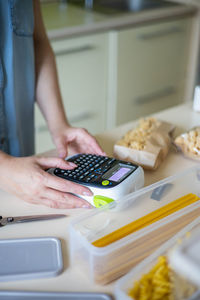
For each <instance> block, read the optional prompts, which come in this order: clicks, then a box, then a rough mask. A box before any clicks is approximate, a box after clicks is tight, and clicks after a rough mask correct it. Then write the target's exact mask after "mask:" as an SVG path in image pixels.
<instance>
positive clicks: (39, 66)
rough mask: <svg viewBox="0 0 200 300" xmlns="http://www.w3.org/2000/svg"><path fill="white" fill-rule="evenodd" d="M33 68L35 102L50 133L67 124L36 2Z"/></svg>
mask: <svg viewBox="0 0 200 300" xmlns="http://www.w3.org/2000/svg"><path fill="white" fill-rule="evenodd" d="M35 6H36V7H35V20H36V21H35V32H34V46H35V68H36V101H37V103H38V105H39V107H40V109H41V111H42V113H43V115H44V117H45V119H46V121H47V124H48V126H49V129H50V131H51V132H53V131H54V130H59V127H62V126H63V124H65V125H66V124H68V121H67V118H66V115H65V111H64V107H63V104H62V98H61V93H60V89H59V84H58V76H57V70H56V63H55V57H54V53H53V51H52V49H51V46H50V43H49V41H48V38H47V36H46V32H45V29H44V25H43V22H42V18H41V13H40V11H39V8H38V7H37V6H39V3H38V1H36V3H35Z"/></svg>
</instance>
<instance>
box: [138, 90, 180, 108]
mask: <svg viewBox="0 0 200 300" xmlns="http://www.w3.org/2000/svg"><path fill="white" fill-rule="evenodd" d="M175 93H176V88H175V87H173V86H168V87H166V88H164V89H162V90H158V91H155V92H153V93H150V94H148V95H144V96H139V97H137V98H136V99H134V100H133V103H136V104H138V105H142V104H144V103H146V102H151V101H154V100H156V99H158V98H163V97H167V96H170V95H173V94H175Z"/></svg>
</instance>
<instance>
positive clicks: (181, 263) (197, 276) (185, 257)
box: [169, 226, 200, 299]
mask: <svg viewBox="0 0 200 300" xmlns="http://www.w3.org/2000/svg"><path fill="white" fill-rule="evenodd" d="M169 259H170V264H171V265H172V267H173V269H174V270H176V272H177V273H178V274H182V275H184V276H185V278H188V280H190V281H191V282H193V283H194V284H195V285H197V286H198V287H199V289H200V226H199V228H197V229H196V230H194V231H193V232H192V234H190V236H189V238H188V239H186V240H184V241H183V243H181V244H180V245H179V246H178V247H176V249H174V251H172V252H171V255H170V257H169ZM199 299H200V294H199Z"/></svg>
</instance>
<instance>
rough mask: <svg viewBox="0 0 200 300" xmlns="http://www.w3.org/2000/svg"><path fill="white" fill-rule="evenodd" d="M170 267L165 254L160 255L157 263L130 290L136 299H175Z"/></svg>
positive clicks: (132, 296)
mask: <svg viewBox="0 0 200 300" xmlns="http://www.w3.org/2000/svg"><path fill="white" fill-rule="evenodd" d="M172 287H173V285H172V284H171V282H170V268H169V266H168V263H167V259H166V257H165V256H160V257H159V258H158V262H157V263H156V265H155V266H154V267H153V268H152V269H151V270H150V271H149V273H147V274H144V275H143V276H142V277H141V279H140V280H139V281H135V282H134V286H133V288H132V289H130V291H129V296H130V297H131V298H133V299H135V300H161V299H162V300H164V299H166V300H173V297H172Z"/></svg>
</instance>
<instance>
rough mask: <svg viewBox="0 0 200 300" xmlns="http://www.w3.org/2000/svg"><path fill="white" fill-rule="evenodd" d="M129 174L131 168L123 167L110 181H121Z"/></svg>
mask: <svg viewBox="0 0 200 300" xmlns="http://www.w3.org/2000/svg"><path fill="white" fill-rule="evenodd" d="M128 172H130V168H125V167H121V168H120V169H118V170H117V172H115V173H114V174H113V175H112V176H111V177H110V178H108V179H109V180H112V181H119V180H120V179H121V178H122V177H124V175H126V174H127V173H128Z"/></svg>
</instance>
